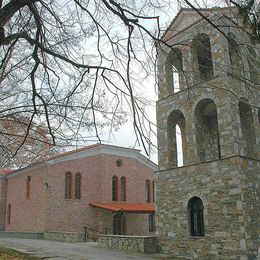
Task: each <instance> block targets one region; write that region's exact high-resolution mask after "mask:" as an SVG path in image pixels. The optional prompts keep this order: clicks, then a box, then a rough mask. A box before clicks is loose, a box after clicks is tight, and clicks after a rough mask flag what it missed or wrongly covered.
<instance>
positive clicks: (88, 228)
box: [83, 226, 113, 242]
mask: <svg viewBox="0 0 260 260" xmlns="http://www.w3.org/2000/svg"><path fill="white" fill-rule="evenodd" d="M83 228H84V241H85V242H86V241H87V230H90V231H92V232H96V233H99V234H103V235H107V234H108V230H111V231H112V230H113V229H111V228H108V227H104V228H103V229H105V232H101V231H99V230H97V229H94V228H90V227H88V226H84V227H83Z"/></svg>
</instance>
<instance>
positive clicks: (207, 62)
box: [192, 34, 213, 79]
mask: <svg viewBox="0 0 260 260" xmlns="http://www.w3.org/2000/svg"><path fill="white" fill-rule="evenodd" d="M192 53H193V65H194V70H195V72H196V74H195V76H197V75H198V76H199V78H200V79H209V78H211V77H213V63H212V56H211V46H210V39H209V37H208V35H207V34H199V35H198V36H196V37H195V38H194V39H193V41H192Z"/></svg>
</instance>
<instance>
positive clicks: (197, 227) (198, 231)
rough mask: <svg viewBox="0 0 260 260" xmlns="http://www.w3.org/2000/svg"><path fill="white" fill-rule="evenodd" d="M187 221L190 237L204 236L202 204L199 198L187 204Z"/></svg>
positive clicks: (192, 199) (194, 198)
mask: <svg viewBox="0 0 260 260" xmlns="http://www.w3.org/2000/svg"><path fill="white" fill-rule="evenodd" d="M188 219H189V226H190V235H191V236H204V235H205V231H204V230H205V229H204V216H203V203H202V201H201V199H200V198H198V197H193V198H191V199H190V200H189V202H188Z"/></svg>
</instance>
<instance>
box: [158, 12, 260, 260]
mask: <svg viewBox="0 0 260 260" xmlns="http://www.w3.org/2000/svg"><path fill="white" fill-rule="evenodd" d="M201 13H202V14H203V16H204V17H207V19H209V20H210V21H211V22H212V24H214V25H215V26H213V25H212V24H210V23H209V22H208V21H206V20H205V19H204V18H202V17H201V16H200V15H199V14H198V13H197V12H196V11H193V10H191V9H181V10H180V11H179V13H178V14H177V16H176V17H175V18H174V19H173V21H172V23H171V24H170V26H169V28H168V29H167V30H166V32H165V33H164V35H163V36H162V41H163V42H165V44H163V43H161V44H159V45H158V46H157V47H158V48H157V49H158V59H157V64H158V88H159V91H158V93H159V97H158V101H157V124H158V148H159V158H158V161H159V169H160V170H159V171H158V172H157V173H156V179H155V182H156V186H157V192H156V196H157V235H158V237H159V241H160V246H161V249H162V252H164V253H171V254H172V255H174V257H175V258H176V259H221V260H222V259H243V260H245V259H248V260H249V259H256V257H257V254H258V250H260V225H259V223H260V170H259V169H260V109H259V104H260V83H259V82H260V75H259V74H260V72H259V64H260V48H259V47H260V45H259V44H254V43H252V42H251V40H250V38H249V36H248V34H247V33H246V32H245V31H244V29H243V26H242V21H241V20H240V19H239V18H238V12H237V10H236V9H235V8H213V9H203V10H201ZM240 25H241V26H240ZM259 254H260V253H259ZM230 257H232V258H230ZM175 258H174V259H175Z"/></svg>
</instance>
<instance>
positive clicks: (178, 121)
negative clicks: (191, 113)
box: [167, 110, 186, 167]
mask: <svg viewBox="0 0 260 260" xmlns="http://www.w3.org/2000/svg"><path fill="white" fill-rule="evenodd" d="M167 139H168V140H167V145H168V162H169V166H170V167H180V166H183V161H184V159H185V153H186V151H185V147H186V143H185V141H186V140H185V118H184V115H183V113H182V112H181V111H179V110H174V111H172V112H171V113H170V115H169V116H168V119H167Z"/></svg>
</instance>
